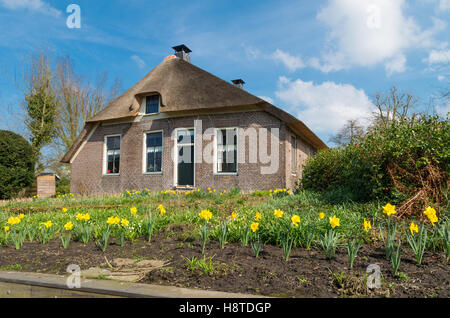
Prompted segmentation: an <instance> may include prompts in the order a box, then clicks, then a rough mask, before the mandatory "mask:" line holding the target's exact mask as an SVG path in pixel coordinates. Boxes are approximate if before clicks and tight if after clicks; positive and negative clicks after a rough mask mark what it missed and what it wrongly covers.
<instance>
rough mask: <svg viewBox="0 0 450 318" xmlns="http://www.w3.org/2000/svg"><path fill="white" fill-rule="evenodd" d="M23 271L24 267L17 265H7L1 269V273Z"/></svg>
mask: <svg viewBox="0 0 450 318" xmlns="http://www.w3.org/2000/svg"><path fill="white" fill-rule="evenodd" d="M21 269H22V265H20V264H15V265H7V266H3V267H0V271H20V270H21Z"/></svg>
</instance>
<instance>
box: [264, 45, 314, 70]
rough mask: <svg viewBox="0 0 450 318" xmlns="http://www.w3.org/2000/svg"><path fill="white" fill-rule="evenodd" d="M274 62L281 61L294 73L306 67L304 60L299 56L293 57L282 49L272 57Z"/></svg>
mask: <svg viewBox="0 0 450 318" xmlns="http://www.w3.org/2000/svg"><path fill="white" fill-rule="evenodd" d="M271 57H272V58H273V59H274V60H276V61H280V62H281V63H283V64H284V66H286V67H287V68H288V70H289V71H291V72H294V71H296V70H297V69H299V68H304V67H305V66H306V65H305V63H303V61H302V59H301V58H300V57H297V56H292V55H290V54H289V53H286V52H284V51H282V50H280V49H277V50H276V51H275V52H274V53H273V54H272V56H271Z"/></svg>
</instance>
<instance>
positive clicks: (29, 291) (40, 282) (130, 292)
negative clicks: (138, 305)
mask: <svg viewBox="0 0 450 318" xmlns="http://www.w3.org/2000/svg"><path fill="white" fill-rule="evenodd" d="M68 277H69V276H64V275H53V274H41V273H25V272H10V271H8V272H1V271H0V298H5V297H6V298H9V297H24V298H30V297H31V298H33V297H135V298H136V297H146V298H148V297H150V298H155V297H157V298H250V297H256V296H253V295H246V294H236V293H226V292H217V291H206V290H200V289H188V288H179V287H171V286H159V285H150V284H139V283H129V282H118V281H112V280H98V279H86V278H80V288H72V289H70V288H68V287H67V279H68Z"/></svg>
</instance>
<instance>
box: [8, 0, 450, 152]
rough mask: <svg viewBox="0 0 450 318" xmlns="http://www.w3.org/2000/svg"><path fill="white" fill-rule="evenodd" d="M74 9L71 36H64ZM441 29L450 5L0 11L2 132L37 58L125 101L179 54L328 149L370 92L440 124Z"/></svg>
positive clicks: (76, 0)
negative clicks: (66, 61) (413, 106)
mask: <svg viewBox="0 0 450 318" xmlns="http://www.w3.org/2000/svg"><path fill="white" fill-rule="evenodd" d="M71 4H76V5H78V7H79V9H80V18H81V19H80V21H81V22H80V25H79V26H80V27H79V28H70V27H69V26H73V23H72V24H71V22H73V21H74V20H73V16H72V14H73V13H74V11H72V10H68V9H71V8H70V7H69V5H71ZM68 7H69V8H68ZM68 20H69V23H68ZM449 21H450V0H416V1H403V0H323V1H293V0H289V1H285V0H274V1H271V0H270V1H269V0H267V1H265V0H258V1H254V0H246V1H235V0H210V1H207V0H190V1H170V0H165V1H151V0H115V1H114V0H108V1H106V0H105V1H100V0H95V1H94V0H71V1H64V0H0V129H10V130H13V131H14V130H17V129H18V128H17V127H20V125H21V116H20V112H17V111H15V110H16V109H19V108H20V107H19V106H18V105H19V103H20V101H21V100H23V94H22V93H21V91H20V90H19V89H18V88H17V87H16V85H15V84H14V78H16V79H17V78H18V77H20V73H21V70H22V69H23V61H24V60H25V59H26V57H27V56H28V55H29V54H30V53H33V52H34V51H35V50H37V49H39V48H44V47H46V48H50V50H51V51H52V53H53V54H54V55H55V56H66V55H70V56H71V58H72V59H73V61H74V63H75V68H76V71H77V72H79V73H82V74H83V75H84V76H85V77H86V78H94V77H95V76H96V74H98V73H101V72H104V71H107V72H108V75H109V78H110V79H114V78H119V79H120V81H121V83H122V88H123V89H124V90H126V89H128V88H130V87H131V86H132V85H134V84H135V83H136V82H137V81H138V80H139V79H141V78H142V77H143V76H144V75H145V74H147V73H148V72H149V71H151V70H152V69H153V68H154V67H155V66H156V65H158V64H159V63H161V62H162V61H163V59H164V57H166V56H168V55H170V54H173V50H172V49H171V47H172V46H175V45H179V44H185V45H187V46H188V47H189V48H190V49H191V50H192V53H191V62H192V63H193V64H195V65H197V66H199V67H201V68H203V69H205V70H207V71H208V72H210V73H212V74H214V75H216V76H218V77H220V78H222V79H224V80H227V81H230V80H233V79H236V78H242V79H244V81H245V82H246V84H245V89H246V90H247V91H248V92H250V93H252V94H254V95H256V96H259V97H261V98H264V99H266V100H268V101H269V102H271V103H273V104H274V105H276V106H278V107H280V108H282V109H284V110H286V111H288V112H290V113H291V114H293V115H295V116H297V117H298V118H299V119H300V120H302V121H303V122H304V123H305V124H307V125H308V126H309V127H310V128H311V129H312V130H313V131H314V132H315V133H316V134H317V135H318V136H319V137H320V138H322V140H323V141H324V142H326V143H327V142H328V140H329V138H330V136H331V135H333V134H335V133H336V132H337V131H338V130H339V129H340V128H341V127H342V126H343V125H344V124H345V122H346V121H347V120H349V119H360V120H361V121H362V122H363V123H364V121H365V120H366V119H367V118H369V117H370V114H371V113H372V112H373V111H374V108H375V105H374V96H375V95H376V93H378V92H381V93H385V92H387V91H388V89H389V88H390V87H392V86H396V87H398V89H399V90H400V91H402V92H408V93H412V94H413V95H415V96H416V97H417V98H418V104H417V107H418V110H419V111H424V112H428V113H431V114H436V113H437V114H441V115H443V116H445V114H447V112H448V111H450V103H449V101H448V99H447V101H443V100H442V99H439V98H438V97H439V93H440V92H441V91H442V90H443V89H444V88H445V87H448V86H449V83H450V76H449V73H450V69H449V65H450V43H449V42H450V32H449V26H448V23H449ZM13 114H15V115H13Z"/></svg>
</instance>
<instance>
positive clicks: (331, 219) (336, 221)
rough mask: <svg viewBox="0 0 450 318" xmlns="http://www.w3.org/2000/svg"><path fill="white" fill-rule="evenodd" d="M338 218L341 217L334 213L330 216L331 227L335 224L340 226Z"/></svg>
mask: <svg viewBox="0 0 450 318" xmlns="http://www.w3.org/2000/svg"><path fill="white" fill-rule="evenodd" d="M340 220H341V219H339V218H337V217H336V216H335V215H333V217H332V218H331V217H330V224H331V227H332V228H333V229H334V228H335V227H336V226H340V224H339V221H340Z"/></svg>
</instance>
